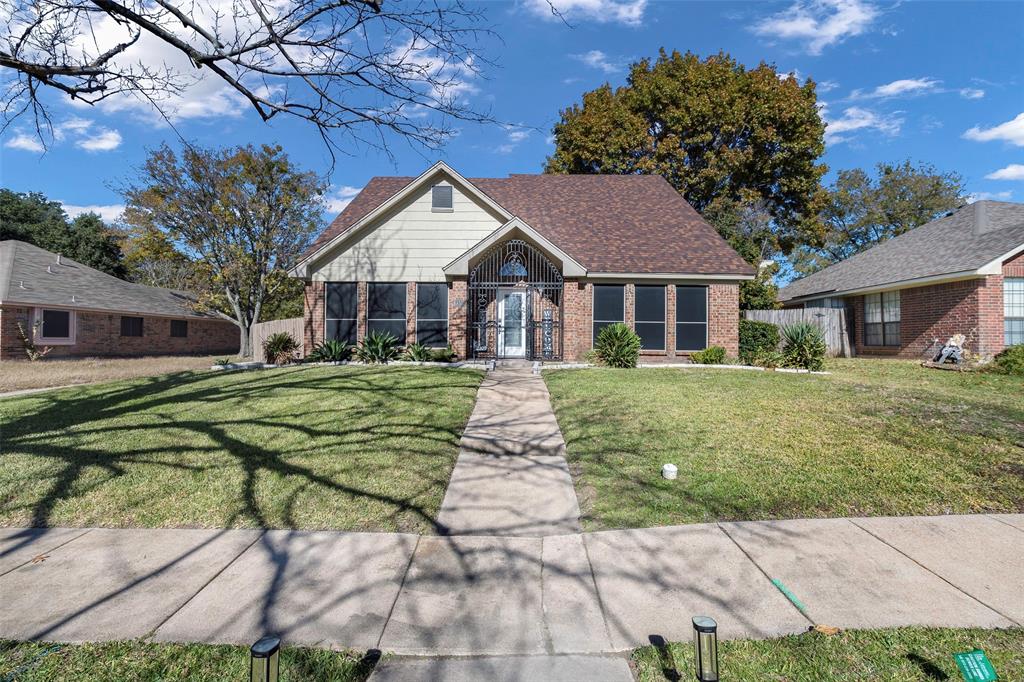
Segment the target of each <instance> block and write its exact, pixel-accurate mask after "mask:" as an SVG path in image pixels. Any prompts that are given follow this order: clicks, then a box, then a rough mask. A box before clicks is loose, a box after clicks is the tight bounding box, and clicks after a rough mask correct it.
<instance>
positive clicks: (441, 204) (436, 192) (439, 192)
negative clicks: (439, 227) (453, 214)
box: [430, 185, 454, 212]
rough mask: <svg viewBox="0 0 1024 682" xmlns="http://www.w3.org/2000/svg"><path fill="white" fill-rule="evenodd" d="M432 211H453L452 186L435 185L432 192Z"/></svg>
mask: <svg viewBox="0 0 1024 682" xmlns="http://www.w3.org/2000/svg"><path fill="white" fill-rule="evenodd" d="M430 210H432V211H442V212H446V211H452V210H454V209H453V206H452V186H451V185H434V186H433V187H432V188H431V192H430Z"/></svg>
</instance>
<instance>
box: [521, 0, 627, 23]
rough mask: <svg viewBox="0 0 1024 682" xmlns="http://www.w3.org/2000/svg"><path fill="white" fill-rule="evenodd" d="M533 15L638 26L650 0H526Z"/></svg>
mask: <svg viewBox="0 0 1024 682" xmlns="http://www.w3.org/2000/svg"><path fill="white" fill-rule="evenodd" d="M523 5H524V6H525V7H526V9H527V11H529V12H530V13H531V14H533V15H534V16H538V17H541V18H543V19H549V20H553V21H561V20H562V18H564V19H565V20H566V21H596V22H597V23H599V24H625V25H626V26H639V25H640V24H641V23H642V22H643V18H644V11H645V10H646V9H647V0H525V1H524V3H523Z"/></svg>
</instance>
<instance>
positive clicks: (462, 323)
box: [448, 279, 469, 359]
mask: <svg viewBox="0 0 1024 682" xmlns="http://www.w3.org/2000/svg"><path fill="white" fill-rule="evenodd" d="M468 293H469V290H468V289H467V287H466V280H464V279H463V280H456V281H454V282H451V283H450V284H449V285H448V343H449V344H451V347H452V350H454V351H455V355H456V356H458V357H459V358H460V359H465V357H466V325H467V323H468V320H467V318H466V306H467V305H468V304H469V302H468V301H467V300H466V297H467V295H468Z"/></svg>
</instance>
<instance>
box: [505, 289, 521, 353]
mask: <svg viewBox="0 0 1024 682" xmlns="http://www.w3.org/2000/svg"><path fill="white" fill-rule="evenodd" d="M498 324H499V325H500V326H499V328H498V356H499V357H505V358H522V357H525V356H526V292H525V291H523V290H515V289H505V290H500V291H498Z"/></svg>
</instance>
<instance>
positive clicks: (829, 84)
mask: <svg viewBox="0 0 1024 682" xmlns="http://www.w3.org/2000/svg"><path fill="white" fill-rule="evenodd" d="M838 87H839V83H837V82H836V81H821V82H820V83H818V87H817V90H818V92H821V93H825V92H832V91H833V90H835V89H836V88H838Z"/></svg>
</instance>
